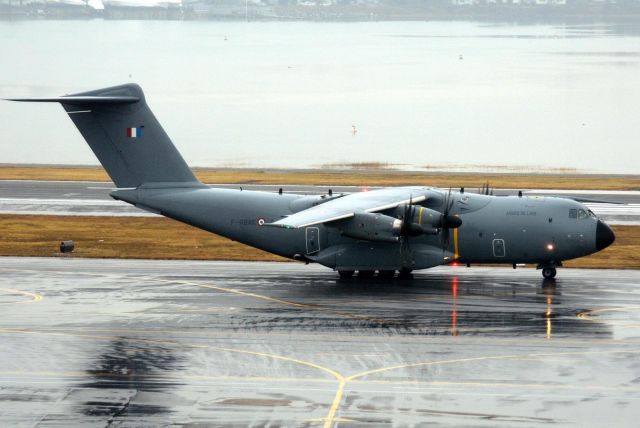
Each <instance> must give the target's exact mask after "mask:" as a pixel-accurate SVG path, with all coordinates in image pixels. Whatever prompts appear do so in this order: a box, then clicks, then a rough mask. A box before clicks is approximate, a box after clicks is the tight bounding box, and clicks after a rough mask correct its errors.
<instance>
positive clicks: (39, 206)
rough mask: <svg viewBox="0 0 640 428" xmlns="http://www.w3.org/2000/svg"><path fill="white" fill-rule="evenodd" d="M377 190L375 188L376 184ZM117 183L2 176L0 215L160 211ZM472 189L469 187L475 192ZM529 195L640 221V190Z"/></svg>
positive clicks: (346, 189)
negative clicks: (129, 199) (132, 198)
mask: <svg viewBox="0 0 640 428" xmlns="http://www.w3.org/2000/svg"><path fill="white" fill-rule="evenodd" d="M211 186H213V187H219V188H235V189H239V188H243V189H245V190H262V191H267V192H278V189H279V188H282V189H283V191H284V192H286V193H295V194H310V195H314V194H324V193H327V191H328V190H329V188H328V187H322V186H307V185H261V184H212V185H211ZM372 188H373V187H372ZM112 190H115V187H114V184H113V183H106V182H91V181H31V180H0V214H46V215H90V216H102V215H106V216H135V217H147V216H155V214H151V213H148V212H146V211H143V210H140V209H138V208H135V207H133V206H131V205H129V204H127V203H125V202H121V201H115V200H113V199H112V198H111V197H110V196H109V192H111V191H112ZM360 190H362V189H361V188H360V187H356V186H333V187H332V191H333V192H334V193H336V194H337V193H353V192H357V191H360ZM472 191H473V189H467V192H472ZM517 193H518V191H517V190H515V189H495V190H494V194H495V195H502V196H504V195H515V194H517ZM523 193H524V194H525V195H527V196H560V197H569V198H571V197H577V198H586V199H592V200H593V199H595V200H599V201H607V202H615V203H587V204H586V205H587V206H588V207H589V208H590V209H591V210H593V212H595V213H596V214H597V215H598V216H599V217H600V218H602V219H603V220H604V221H606V222H607V223H609V224H614V225H640V191H605V190H542V189H529V190H524V191H523Z"/></svg>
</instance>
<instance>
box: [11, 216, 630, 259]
mask: <svg viewBox="0 0 640 428" xmlns="http://www.w3.org/2000/svg"><path fill="white" fill-rule="evenodd" d="M0 230H1V231H2V240H0V255H2V256H59V253H58V245H59V244H60V241H62V240H64V239H73V240H74V241H75V243H76V251H75V252H74V253H73V255H72V256H71V257H113V258H144V259H190V260H253V261H258V260H259V261H284V260H285V259H283V258H281V257H278V256H274V255H272V254H269V253H265V252H264V251H260V250H256V249H253V248H250V247H247V246H246V245H243V244H239V243H237V242H233V241H231V240H229V239H226V238H221V237H219V236H216V235H213V234H211V233H207V232H204V231H201V230H199V229H196V228H193V227H190V226H187V225H184V224H182V223H179V222H176V221H173V220H170V219H167V218H156V217H73V216H42V215H40V216H38V215H0ZM614 230H615V233H616V242H615V244H614V245H612V246H611V247H609V248H607V249H605V250H604V251H601V252H599V253H597V254H594V255H591V256H589V257H583V258H580V259H577V260H574V261H570V262H567V263H566V266H568V267H589V268H617V269H640V227H634V226H617V227H614Z"/></svg>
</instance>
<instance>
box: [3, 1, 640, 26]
mask: <svg viewBox="0 0 640 428" xmlns="http://www.w3.org/2000/svg"><path fill="white" fill-rule="evenodd" d="M20 3H21V2H18V1H16V2H15V3H13V2H8V3H4V2H1V1H0V20H40V19H96V18H104V19H106V20H186V21H247V20H248V21H309V22H371V21H374V22H375V21H477V22H494V23H510V24H562V23H565V24H571V23H574V24H575V23H598V22H610V23H621V24H622V23H638V21H639V19H640V3H639V4H637V5H635V4H632V5H629V4H627V5H625V6H620V5H618V4H598V3H596V2H593V3H588V4H580V5H574V4H564V5H553V4H548V5H536V4H519V5H514V4H474V5H454V4H451V3H448V2H442V3H438V2H426V3H425V4H418V3H406V4H404V5H396V4H392V3H386V4H385V3H384V2H380V3H377V4H375V3H370V4H366V3H365V4H359V5H349V4H337V3H336V4H325V5H315V6H311V5H309V4H308V3H310V2H298V3H296V4H289V5H283V4H273V5H269V4H266V3H261V4H245V2H243V1H239V2H237V3H234V2H230V3H225V4H218V3H214V2H211V1H199V2H188V3H184V4H183V3H182V2H181V1H180V0H175V1H165V2H160V1H158V2H157V4H155V5H154V3H153V2H147V3H146V4H144V3H141V5H140V6H124V5H123V4H124V3H120V2H119V1H117V0H116V1H105V2H104V5H102V0H99V4H100V5H101V6H99V7H98V8H95V7H90V6H89V5H82V6H81V5H72V4H64V3H54V2H46V1H44V0H43V1H42V2H40V3H37V2H25V3H24V4H23V6H20ZM89 3H90V2H89ZM94 6H95V5H94Z"/></svg>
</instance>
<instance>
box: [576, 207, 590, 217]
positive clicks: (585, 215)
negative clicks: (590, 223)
mask: <svg viewBox="0 0 640 428" xmlns="http://www.w3.org/2000/svg"><path fill="white" fill-rule="evenodd" d="M587 217H589V216H588V215H587V212H586V211H585V210H583V209H579V210H578V218H579V219H583V218H587Z"/></svg>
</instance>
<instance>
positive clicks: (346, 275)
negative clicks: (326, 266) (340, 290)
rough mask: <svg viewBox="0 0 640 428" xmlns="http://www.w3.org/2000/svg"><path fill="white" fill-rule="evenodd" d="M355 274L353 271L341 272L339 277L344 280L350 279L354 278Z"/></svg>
mask: <svg viewBox="0 0 640 428" xmlns="http://www.w3.org/2000/svg"><path fill="white" fill-rule="evenodd" d="M354 272H355V271H353V270H339V271H338V275H340V278H342V279H349V278H351V277H352V276H353V274H354Z"/></svg>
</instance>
